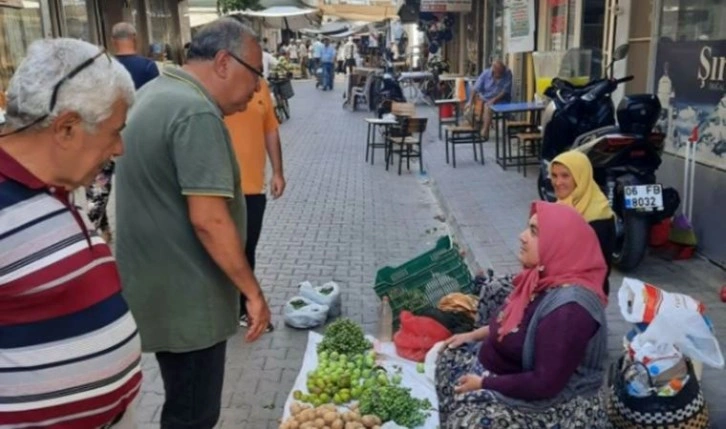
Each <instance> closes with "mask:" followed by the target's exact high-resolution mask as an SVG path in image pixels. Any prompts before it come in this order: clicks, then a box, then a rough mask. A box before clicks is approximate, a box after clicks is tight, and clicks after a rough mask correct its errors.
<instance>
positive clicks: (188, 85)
mask: <svg viewBox="0 0 726 429" xmlns="http://www.w3.org/2000/svg"><path fill="white" fill-rule="evenodd" d="M261 78H262V49H261V47H260V45H259V43H258V42H257V38H256V35H255V33H254V32H253V31H252V30H251V29H250V28H249V27H247V26H245V25H243V24H241V23H240V22H238V21H237V20H235V19H232V18H221V19H218V20H216V21H213V22H211V23H209V24H207V25H205V26H204V27H202V28H201V29H200V30H199V31H198V32H197V34H196V35H195V36H194V37H193V38H192V41H191V43H190V45H189V49H188V53H187V62H186V64H185V65H184V66H183V67H181V68H167V69H164V71H163V73H162V75H161V76H160V77H159V78H158V79H156V80H154V81H153V82H151V83H149V84H148V85H147V86H146V87H145V88H144V90H143V91H141V92H140V93H139V95H138V100H137V105H136V106H135V107H134V109H133V110H132V111H131V114H130V115H129V119H128V124H127V127H126V129H125V130H124V140H125V141H126V142H127V153H126V156H125V157H124V158H122V159H121V160H120V161H119V162H118V164H117V172H116V202H117V222H118V225H117V241H116V251H117V256H118V261H119V268H120V271H121V278H122V279H123V281H124V295H125V296H126V298H127V300H128V301H129V305H130V307H131V310H132V311H133V313H134V316H135V317H136V319H137V321H138V324H139V332H140V333H141V339H142V345H143V349H144V351H146V352H149V353H155V354H156V359H157V361H158V362H159V368H160V370H161V377H162V380H163V382H164V391H165V394H166V397H165V401H164V405H163V407H162V410H161V427H163V428H199V429H207V428H212V427H214V425H215V424H216V423H217V421H218V420H219V415H220V408H221V395H222V383H223V380H224V364H225V356H226V345H227V340H228V339H229V338H230V337H231V336H233V335H235V333H236V332H237V329H238V323H239V294H240V293H243V294H245V296H246V297H247V301H246V306H247V314H248V315H249V320H250V328H249V330H248V331H247V334H246V336H245V339H246V340H247V341H254V340H256V339H257V338H258V337H259V336H260V335H262V333H264V331H265V329H266V328H267V326H268V325H269V322H270V311H269V309H268V306H267V303H266V302H265V297H264V295H263V293H262V291H261V290H260V286H259V284H258V282H257V280H256V279H255V276H254V274H253V272H252V270H251V269H250V266H249V263H248V261H247V258H246V257H245V253H244V242H245V235H246V230H247V227H246V223H245V222H246V216H245V215H246V208H245V199H244V197H243V195H242V189H241V186H240V182H241V178H240V171H239V166H238V165H237V162H236V160H235V156H234V148H233V147H232V142H231V141H230V138H229V133H228V132H227V129H226V126H225V125H224V120H223V116H225V115H231V114H234V113H236V112H240V111H243V110H244V109H246V108H247V105H248V103H249V102H250V100H251V99H252V96H253V94H254V92H255V91H256V90H258V89H259V81H260V79H261Z"/></svg>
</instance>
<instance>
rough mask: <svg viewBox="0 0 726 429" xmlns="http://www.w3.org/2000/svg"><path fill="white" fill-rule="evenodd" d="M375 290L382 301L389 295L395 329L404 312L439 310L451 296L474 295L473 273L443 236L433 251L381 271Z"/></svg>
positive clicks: (456, 249) (447, 238)
mask: <svg viewBox="0 0 726 429" xmlns="http://www.w3.org/2000/svg"><path fill="white" fill-rule="evenodd" d="M374 289H375V292H376V295H378V296H379V297H380V298H383V297H384V296H388V299H389V302H390V304H391V310H392V313H393V327H394V330H395V329H397V328H398V323H399V322H398V317H399V314H400V313H401V311H402V310H408V311H411V312H415V311H418V310H423V309H426V308H435V307H436V306H437V305H438V303H439V300H440V299H441V298H442V297H444V296H446V295H448V294H450V293H454V292H463V293H471V291H472V284H471V273H470V272H469V268H468V267H467V265H466V263H465V262H464V260H463V258H462V257H461V255H459V250H458V248H456V246H452V245H451V240H450V239H449V237H443V238H441V239H439V241H438V243H437V244H436V247H435V248H434V249H433V250H431V251H429V252H426V253H424V254H422V255H420V256H418V257H416V258H414V259H412V260H411V261H409V262H407V263H405V264H403V265H401V266H400V267H396V268H392V267H386V268H383V269H381V270H380V271H379V272H378V275H377V276H376V285H375V287H374Z"/></svg>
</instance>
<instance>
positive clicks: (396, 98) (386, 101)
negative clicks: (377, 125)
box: [374, 59, 406, 118]
mask: <svg viewBox="0 0 726 429" xmlns="http://www.w3.org/2000/svg"><path fill="white" fill-rule="evenodd" d="M374 91H375V93H374V94H375V95H374V96H375V100H376V102H375V104H374V105H375V106H376V113H377V115H378V117H379V118H382V117H383V115H385V114H387V113H391V103H394V102H396V103H405V102H406V97H405V96H404V95H403V89H402V88H401V84H400V83H398V78H397V76H396V73H395V70H394V68H393V63H392V62H391V61H390V60H389V59H385V60H384V61H383V74H382V75H381V77H380V78H379V79H378V80H377V82H376V88H375V89H374Z"/></svg>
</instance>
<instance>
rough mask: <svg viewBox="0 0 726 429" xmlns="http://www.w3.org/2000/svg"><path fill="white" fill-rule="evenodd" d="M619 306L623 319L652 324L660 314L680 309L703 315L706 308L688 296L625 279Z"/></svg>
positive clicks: (619, 295) (621, 288) (619, 293)
mask: <svg viewBox="0 0 726 429" xmlns="http://www.w3.org/2000/svg"><path fill="white" fill-rule="evenodd" d="M618 304H619V305H620V313H621V314H622V315H623V318H624V319H625V320H627V321H628V322H630V323H640V322H645V323H650V322H651V321H653V319H654V318H655V317H656V315H658V314H663V313H666V314H667V313H670V312H672V311H676V310H678V309H680V308H683V309H687V310H690V311H691V312H693V313H694V314H703V313H704V312H705V311H706V307H705V306H704V305H703V304H702V303H701V302H699V301H697V300H695V299H693V298H691V297H690V296H688V295H683V294H680V293H673V292H666V291H664V290H662V289H660V288H657V287H655V286H653V285H651V284H648V283H644V282H642V281H640V280H637V279H632V278H627V277H626V278H625V279H623V284H622V286H620V290H619V291H618Z"/></svg>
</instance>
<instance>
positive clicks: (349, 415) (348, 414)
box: [343, 411, 358, 423]
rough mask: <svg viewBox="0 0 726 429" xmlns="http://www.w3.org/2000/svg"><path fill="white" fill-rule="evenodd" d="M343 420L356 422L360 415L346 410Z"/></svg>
mask: <svg viewBox="0 0 726 429" xmlns="http://www.w3.org/2000/svg"><path fill="white" fill-rule="evenodd" d="M343 420H344V421H345V422H346V423H348V422H356V421H358V417H356V414H355V413H354V412H353V411H346V412H345V414H343Z"/></svg>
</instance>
